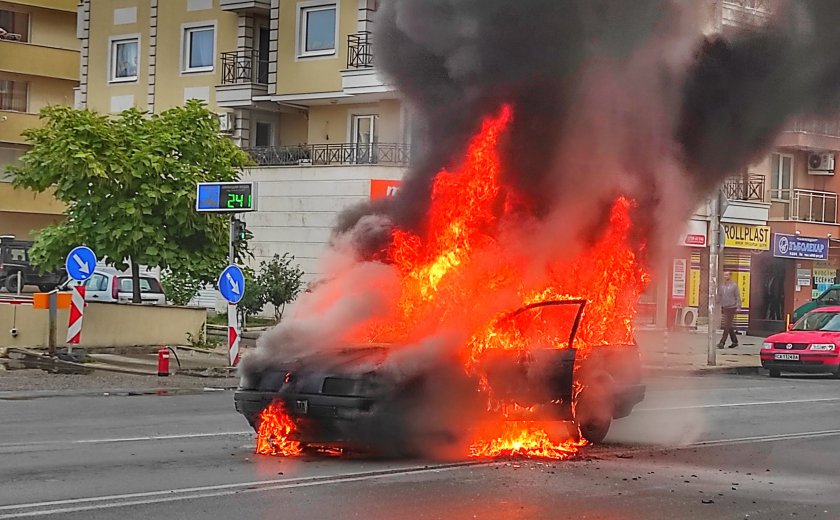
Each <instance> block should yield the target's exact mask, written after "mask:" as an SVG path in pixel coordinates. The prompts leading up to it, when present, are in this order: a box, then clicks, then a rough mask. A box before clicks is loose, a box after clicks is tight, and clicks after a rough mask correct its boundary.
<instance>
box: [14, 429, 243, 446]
mask: <svg viewBox="0 0 840 520" xmlns="http://www.w3.org/2000/svg"><path fill="white" fill-rule="evenodd" d="M253 434H254V431H253V430H243V431H236V432H216V433H173V434H171V435H142V436H138V437H115V438H111V439H72V440H63V441H38V442H9V443H4V444H0V450H2V449H5V448H30V447H31V448H37V447H44V446H74V445H79V444H111V443H118V442H149V441H164V440H173V439H199V438H206V437H235V436H243V435H253Z"/></svg>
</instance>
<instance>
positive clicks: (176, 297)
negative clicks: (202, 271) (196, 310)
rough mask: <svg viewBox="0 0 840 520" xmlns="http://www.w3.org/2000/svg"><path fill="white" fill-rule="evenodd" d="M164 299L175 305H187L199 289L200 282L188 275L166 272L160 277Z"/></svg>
mask: <svg viewBox="0 0 840 520" xmlns="http://www.w3.org/2000/svg"><path fill="white" fill-rule="evenodd" d="M161 284H162V285H163V290H164V292H165V293H166V298H167V299H168V300H169V301H170V302H172V303H173V304H175V305H188V304H189V303H190V301H191V300H192V299H193V297H195V295H196V294H198V291H199V290H200V289H201V280H199V279H198V278H194V277H193V276H192V275H190V274H178V273H173V272H170V271H167V272H165V273H164V274H163V276H162V277H161Z"/></svg>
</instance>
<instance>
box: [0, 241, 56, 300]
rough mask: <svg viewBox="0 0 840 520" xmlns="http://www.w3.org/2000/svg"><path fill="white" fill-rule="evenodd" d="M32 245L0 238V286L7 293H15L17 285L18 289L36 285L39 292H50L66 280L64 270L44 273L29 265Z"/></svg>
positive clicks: (27, 242) (28, 242) (29, 242)
mask: <svg viewBox="0 0 840 520" xmlns="http://www.w3.org/2000/svg"><path fill="white" fill-rule="evenodd" d="M32 244H33V242H31V241H29V240H17V239H16V238H15V237H14V236H12V235H2V236H0V285H2V286H3V287H5V288H6V290H7V291H9V292H17V289H18V283H20V287H24V286H26V285H37V286H38V289H39V290H41V291H51V290H53V289H55V288H56V287H57V286H58V285H59V284H61V283H62V282H63V281H64V280H66V278H67V273H66V272H65V271H64V269H60V270H58V271H54V272H50V273H44V272H41V271H40V270H39V269H38V268H36V267H34V266H33V265H32V264H30V263H29V250H30V249H31V248H32ZM18 278H20V282H18Z"/></svg>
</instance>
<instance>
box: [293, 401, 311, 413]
mask: <svg viewBox="0 0 840 520" xmlns="http://www.w3.org/2000/svg"><path fill="white" fill-rule="evenodd" d="M295 412H297V413H299V414H300V415H306V414H308V413H309V401H307V400H306V399H298V400H297V401H295Z"/></svg>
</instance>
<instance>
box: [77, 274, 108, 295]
mask: <svg viewBox="0 0 840 520" xmlns="http://www.w3.org/2000/svg"><path fill="white" fill-rule="evenodd" d="M83 285H84V286H85V287H87V289H88V290H89V291H107V290H108V277H106V276H105V275H102V274H99V273H93V276H91V277H90V278H88V279H87V280H85V282H84V284H83Z"/></svg>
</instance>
